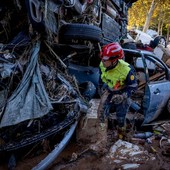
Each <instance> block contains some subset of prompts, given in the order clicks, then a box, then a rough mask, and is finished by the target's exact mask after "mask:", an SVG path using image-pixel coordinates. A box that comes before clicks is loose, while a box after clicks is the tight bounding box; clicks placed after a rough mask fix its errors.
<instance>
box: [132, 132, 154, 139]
mask: <svg viewBox="0 0 170 170" xmlns="http://www.w3.org/2000/svg"><path fill="white" fill-rule="evenodd" d="M152 135H153V133H152V132H145V133H137V134H134V135H133V137H135V138H141V139H147V138H149V137H151V136H152Z"/></svg>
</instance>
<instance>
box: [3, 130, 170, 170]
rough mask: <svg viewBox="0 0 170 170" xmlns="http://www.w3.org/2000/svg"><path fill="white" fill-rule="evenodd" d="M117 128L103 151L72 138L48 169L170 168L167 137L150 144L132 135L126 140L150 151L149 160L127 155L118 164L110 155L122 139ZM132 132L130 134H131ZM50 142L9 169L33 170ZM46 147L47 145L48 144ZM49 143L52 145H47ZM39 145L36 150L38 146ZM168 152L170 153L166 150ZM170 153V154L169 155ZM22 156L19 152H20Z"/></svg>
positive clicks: (157, 169)
mask: <svg viewBox="0 0 170 170" xmlns="http://www.w3.org/2000/svg"><path fill="white" fill-rule="evenodd" d="M115 134H116V131H115V130H114V129H109V130H108V132H107V144H106V147H103V150H102V151H101V150H100V152H98V151H94V150H93V149H91V143H84V142H83V141H79V140H77V138H76V133H75V134H74V136H73V137H72V139H71V141H70V142H69V144H68V145H67V146H66V148H65V149H64V151H63V152H62V153H61V154H60V155H59V156H58V158H57V159H56V160H55V161H54V162H53V164H52V165H51V166H50V167H49V168H48V169H49V170H118V169H119V170H121V169H126V168H123V166H122V165H125V164H127V163H131V164H132V163H138V164H140V166H139V167H138V168H128V169H138V170H152V169H153V170H170V151H169V148H170V144H169V143H168V141H167V140H162V143H161V146H160V138H157V139H156V138H154V139H152V143H148V142H147V141H146V140H145V141H144V140H137V141H134V140H132V139H133V138H131V136H129V138H126V139H125V140H126V141H128V142H130V143H133V144H136V145H138V146H140V147H142V148H143V150H145V151H147V156H148V157H147V159H143V160H139V161H137V162H133V161H132V160H130V159H128V157H127V158H123V159H122V162H120V163H118V162H117V163H116V161H115V160H116V158H113V157H110V156H109V153H110V148H111V147H112V146H113V145H114V144H115V142H116V141H118V138H117V136H116V135H115ZM128 135H129V133H128ZM122 141H123V140H122ZM43 142H47V145H43V148H42V147H40V145H41V146H42V143H41V144H40V145H39V147H38V148H39V149H37V148H36V147H37V146H34V148H31V149H30V150H28V151H27V152H25V154H24V156H22V158H21V157H20V158H19V157H18V161H17V164H16V167H15V168H9V169H13V170H22V169H24V170H30V169H32V168H33V167H34V166H35V165H37V164H38V163H39V162H40V161H41V160H42V159H43V158H45V156H46V155H47V153H49V151H50V149H51V148H50V145H49V143H48V141H43ZM44 146H46V147H44ZM47 146H48V147H47ZM35 148H36V149H35ZM165 151H167V152H165ZM165 153H169V154H165ZM18 155H19V154H18ZM8 166H9V164H8V165H7V162H4V163H3V165H1V166H0V170H6V169H8Z"/></svg>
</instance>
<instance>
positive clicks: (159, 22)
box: [157, 19, 161, 35]
mask: <svg viewBox="0 0 170 170" xmlns="http://www.w3.org/2000/svg"><path fill="white" fill-rule="evenodd" d="M160 29H161V21H160V19H159V21H158V31H157V32H158V35H159V33H160Z"/></svg>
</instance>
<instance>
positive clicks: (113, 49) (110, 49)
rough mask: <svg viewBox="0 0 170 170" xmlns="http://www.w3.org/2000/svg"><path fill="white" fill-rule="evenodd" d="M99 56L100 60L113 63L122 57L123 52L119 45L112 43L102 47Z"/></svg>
mask: <svg viewBox="0 0 170 170" xmlns="http://www.w3.org/2000/svg"><path fill="white" fill-rule="evenodd" d="M100 56H101V59H102V60H110V61H111V62H115V61H117V60H118V59H122V58H123V57H124V52H123V49H122V47H121V46H120V45H119V43H117V42H114V43H110V44H107V45H105V46H103V48H102V51H101V54H100Z"/></svg>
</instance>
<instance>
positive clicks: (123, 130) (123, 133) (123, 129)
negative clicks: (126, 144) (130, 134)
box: [117, 126, 127, 140]
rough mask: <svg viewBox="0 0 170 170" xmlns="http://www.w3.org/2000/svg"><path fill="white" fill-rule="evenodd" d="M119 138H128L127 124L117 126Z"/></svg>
mask: <svg viewBox="0 0 170 170" xmlns="http://www.w3.org/2000/svg"><path fill="white" fill-rule="evenodd" d="M117 134H118V139H123V140H124V139H126V137H127V136H126V126H123V127H118V128H117Z"/></svg>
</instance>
